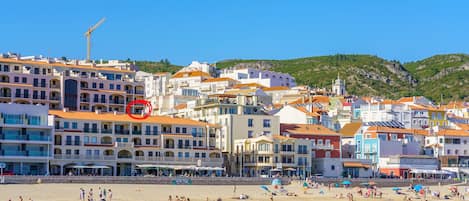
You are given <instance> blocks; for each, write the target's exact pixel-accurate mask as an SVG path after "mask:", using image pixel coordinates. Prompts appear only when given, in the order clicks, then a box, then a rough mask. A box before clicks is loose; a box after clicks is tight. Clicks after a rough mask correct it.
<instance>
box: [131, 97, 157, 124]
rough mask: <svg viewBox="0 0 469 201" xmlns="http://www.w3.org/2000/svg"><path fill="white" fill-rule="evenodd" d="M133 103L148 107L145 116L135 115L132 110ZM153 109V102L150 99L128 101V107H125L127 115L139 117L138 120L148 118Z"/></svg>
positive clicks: (133, 117)
mask: <svg viewBox="0 0 469 201" xmlns="http://www.w3.org/2000/svg"><path fill="white" fill-rule="evenodd" d="M132 105H144V106H145V107H147V109H148V113H147V114H144V115H143V116H134V115H133V114H132V113H131V112H130V108H131V107H132ZM151 111H152V106H151V103H150V102H149V101H146V100H134V101H132V102H130V103H128V104H127V107H126V108H125V113H127V115H129V117H130V118H132V119H138V120H144V119H146V118H148V117H149V116H150V115H151Z"/></svg>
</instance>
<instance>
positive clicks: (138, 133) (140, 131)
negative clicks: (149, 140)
mask: <svg viewBox="0 0 469 201" xmlns="http://www.w3.org/2000/svg"><path fill="white" fill-rule="evenodd" d="M141 134H142V130H132V135H141Z"/></svg>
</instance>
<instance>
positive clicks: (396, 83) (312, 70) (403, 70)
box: [136, 54, 469, 102]
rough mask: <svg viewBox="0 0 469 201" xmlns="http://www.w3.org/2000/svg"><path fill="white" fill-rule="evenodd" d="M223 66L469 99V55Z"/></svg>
mask: <svg viewBox="0 0 469 201" xmlns="http://www.w3.org/2000/svg"><path fill="white" fill-rule="evenodd" d="M136 64H137V66H139V68H140V70H143V71H146V72H160V71H165V72H171V73H174V72H176V71H177V70H179V69H180V68H181V66H176V65H172V64H169V62H167V63H166V62H162V61H160V62H150V61H136ZM216 65H217V68H220V69H223V68H231V67H235V68H239V67H255V68H262V69H268V70H273V71H278V72H284V73H289V74H290V75H292V76H293V77H295V79H296V82H297V83H298V84H299V85H310V86H314V87H326V88H330V87H331V83H332V81H333V80H335V79H336V78H337V76H338V75H340V78H341V79H344V80H345V81H346V85H347V91H348V93H349V94H355V95H361V96H371V95H374V96H382V97H387V98H399V97H402V96H412V95H424V96H426V97H428V98H431V99H432V100H434V101H437V102H438V101H440V98H441V96H443V99H444V101H450V100H466V101H467V100H469V55H465V54H448V55H436V56H432V57H429V58H426V59H423V60H420V61H416V62H410V63H405V64H401V63H400V62H399V61H389V60H385V59H383V58H380V57H377V56H372V55H344V54H337V55H331V56H317V57H306V58H298V59H287V60H241V59H233V60H224V61H220V62H217V63H216Z"/></svg>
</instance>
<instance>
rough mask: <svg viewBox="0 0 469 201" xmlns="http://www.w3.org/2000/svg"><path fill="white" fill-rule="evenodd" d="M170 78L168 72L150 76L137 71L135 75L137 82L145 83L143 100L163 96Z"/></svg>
mask: <svg viewBox="0 0 469 201" xmlns="http://www.w3.org/2000/svg"><path fill="white" fill-rule="evenodd" d="M170 78H171V73H168V72H161V73H154V74H151V73H146V72H143V71H138V72H137V74H136V75H135V79H136V80H137V81H140V82H143V83H145V98H151V97H154V96H165V95H166V94H167V87H168V84H169V79H170Z"/></svg>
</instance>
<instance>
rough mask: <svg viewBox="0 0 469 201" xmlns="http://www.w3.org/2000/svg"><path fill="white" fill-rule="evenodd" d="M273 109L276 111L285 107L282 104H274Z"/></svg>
mask: <svg viewBox="0 0 469 201" xmlns="http://www.w3.org/2000/svg"><path fill="white" fill-rule="evenodd" d="M272 107H273V108H275V109H279V108H282V107H283V104H281V103H274V104H273V105H272Z"/></svg>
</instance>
